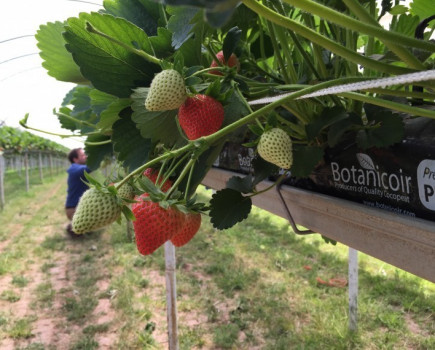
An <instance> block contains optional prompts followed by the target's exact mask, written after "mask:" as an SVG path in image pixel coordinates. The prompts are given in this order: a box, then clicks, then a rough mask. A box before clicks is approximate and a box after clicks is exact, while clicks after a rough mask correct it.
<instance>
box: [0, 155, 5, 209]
mask: <svg viewBox="0 0 435 350" xmlns="http://www.w3.org/2000/svg"><path fill="white" fill-rule="evenodd" d="M5 171H6V167H5V159H4V158H3V155H2V154H1V151H0V209H3V208H4V206H5V182H4V173H5Z"/></svg>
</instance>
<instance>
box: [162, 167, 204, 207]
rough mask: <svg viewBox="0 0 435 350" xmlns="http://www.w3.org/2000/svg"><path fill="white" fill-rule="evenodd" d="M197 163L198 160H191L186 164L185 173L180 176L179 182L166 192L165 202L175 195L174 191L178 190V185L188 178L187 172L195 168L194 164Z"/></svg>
mask: <svg viewBox="0 0 435 350" xmlns="http://www.w3.org/2000/svg"><path fill="white" fill-rule="evenodd" d="M195 162H196V158H191V159H190V160H189V162H188V163H187V164H186V166H185V167H184V169H183V171H182V172H181V174H180V175H179V176H178V178H177V180H176V181H175V182H174V184H173V185H172V187H171V188H170V189H169V191H168V192H166V196H165V200H167V199H168V198H169V197H170V196H171V194H172V193H174V191H175V190H176V189H177V187H178V185H179V184H180V183H181V181H182V180H183V179H184V177H185V176H186V174H187V172H188V171H189V170H190V168H191V167H192V166H193V164H195Z"/></svg>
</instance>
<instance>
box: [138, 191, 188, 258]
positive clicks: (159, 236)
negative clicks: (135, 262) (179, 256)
mask: <svg viewBox="0 0 435 350" xmlns="http://www.w3.org/2000/svg"><path fill="white" fill-rule="evenodd" d="M142 198H145V197H142ZM132 211H133V214H134V216H135V217H136V220H135V221H133V226H134V233H135V237H136V245H137V249H138V251H139V253H141V254H142V255H149V254H151V253H153V252H154V251H155V250H156V249H157V248H159V247H160V246H161V245H163V244H164V243H165V242H166V241H168V240H169V239H171V238H172V237H173V236H174V235H175V234H177V233H178V232H179V231H180V229H181V228H182V227H183V224H184V214H183V213H182V212H180V211H179V210H178V209H176V208H174V207H169V208H168V209H164V208H162V207H161V206H160V205H159V203H156V202H152V201H150V200H141V201H140V202H139V203H134V204H133V206H132Z"/></svg>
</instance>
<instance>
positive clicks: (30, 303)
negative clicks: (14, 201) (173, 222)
mask: <svg viewBox="0 0 435 350" xmlns="http://www.w3.org/2000/svg"><path fill="white" fill-rule="evenodd" d="M49 187H50V188H49V190H48V191H47V192H45V193H44V194H43V195H41V196H39V197H38V200H31V201H29V202H28V206H27V207H26V208H23V210H22V211H21V212H18V213H16V215H15V217H14V218H13V219H12V220H10V223H8V224H7V225H6V227H3V229H4V230H6V231H5V232H8V233H10V234H8V236H7V238H6V240H3V241H0V253H5V252H12V250H13V249H14V248H13V247H14V245H15V244H17V240H18V239H22V236H23V235H28V236H29V237H31V245H32V246H33V247H36V246H38V245H40V244H41V243H42V242H44V241H45V240H46V239H47V238H50V237H58V238H59V240H60V241H63V242H61V243H63V244H64V247H63V248H62V249H61V250H58V251H53V252H52V253H51V255H50V261H49V262H48V267H47V260H46V259H41V257H40V256H37V255H35V249H28V250H27V252H26V256H25V257H23V260H25V261H26V263H25V264H26V267H25V273H24V274H23V275H24V276H25V278H26V280H27V284H26V286H25V287H24V288H20V287H18V286H16V285H14V283H13V281H12V280H13V275H14V273H6V274H4V275H0V295H5V293H9V294H10V293H11V292H12V293H14V295H17V296H19V300H12V301H11V300H10V299H8V298H0V316H2V315H3V318H4V319H7V320H8V321H9V322H10V323H14V322H16V321H17V320H31V322H30V323H29V324H30V325H31V331H30V334H29V336H28V337H26V336H24V337H22V336H18V337H11V336H10V335H8V333H7V332H3V333H2V332H0V349H2V350H16V349H58V350H63V349H71V346H72V344H74V343H77V342H79V340H80V339H78V338H79V336H80V334H82V331H83V329H84V328H85V327H87V326H89V321H88V320H91V323H92V326H98V325H109V327H108V328H105V331H104V332H101V333H96V334H95V337H94V340H95V341H96V342H98V346H97V347H96V348H98V349H102V350H104V349H115V348H117V347H116V346H115V345H114V344H116V343H117V339H118V336H119V332H118V326H119V323H118V322H116V320H117V319H118V318H119V315H117V311H116V310H115V308H114V307H113V305H112V298H98V305H97V306H96V307H95V308H94V309H93V314H92V316H91V317H87V322H85V323H84V324H80V323H78V324H77V323H72V322H68V320H67V317H66V312H65V300H67V298H68V297H74V296H75V295H76V294H77V293H78V291H77V290H76V289H74V285H75V281H76V280H77V277H78V276H77V268H76V266H75V264H76V262H77V261H78V259H79V258H80V255H83V249H86V250H87V252H90V253H91V252H93V251H97V253H98V248H97V247H96V246H95V243H93V242H87V241H79V242H78V240H77V239H73V238H71V237H69V236H68V235H67V234H66V232H65V226H66V223H67V220H66V217H65V214H64V211H63V207H62V206H58V207H57V208H56V209H55V211H54V212H51V213H50V215H46V214H45V213H43V211H44V207H46V206H47V205H48V204H49V203H52V202H53V199H54V198H57V200H59V201H60V203H62V201H63V196H64V191H65V186H64V179H61V180H59V181H56V182H55V183H53V184H51V185H50V186H49ZM38 214H42V215H46V218H45V219H47V220H43V223H42V224H41V225H40V226H39V227H34V224H33V223H31V220H32V219H34V218H35V215H38ZM0 215H1V213H0ZM43 219H44V218H43ZM20 237H21V238H20ZM101 238H103V240H104V239H106V240H107V237H106V236H105V235H102V236H101ZM29 239H30V238H29ZM100 243H101V244H99V245H100V246H101V245H103V244H104V242H100ZM106 243H107V242H106ZM87 252H85V253H87ZM102 255H103V254H102ZM105 258H106V259H107V255H105ZM148 273H151V274H152V276H151V277H152V285H151V286H150V287H151V288H150V289H151V290H152V291H153V292H152V293H153V294H152V295H151V298H155V299H156V300H157V299H161V298H162V293H163V295H164V291H165V287H164V286H165V277H164V276H161V274H160V273H159V272H157V271H151V272H149V271H148ZM99 274H101V275H107V276H109V275H110V272H109V271H108V270H107V269H105V267H104V265H103V264H101V266H100V267H99ZM44 283H45V284H47V285H50V286H51V294H52V296H53V297H52V300H51V301H50V303H49V304H48V305H42V306H41V305H38V303H40V300H38V297H37V295H36V292H35V291H36V290H37V289H38V286H40V285H41V284H44ZM108 284H109V282H108V280H107V279H99V280H98V281H97V283H96V287H97V292H96V294H104V293H107V290H108V288H109V286H108ZM40 298H41V297H39V299H40ZM153 320H154V322H156V323H157V322H158V323H160V324H159V327H156V330H155V332H154V333H153V338H154V339H155V340H156V341H157V343H160V344H161V345H162V348H165V347H166V346H165V343H167V335H166V334H165V329H166V328H165V326H166V310H165V308H164V307H163V308H158V307H157V308H156V309H155V315H153ZM35 344H37V345H38V347H36V345H35ZM79 348H80V347H79ZM83 348H86V347H83Z"/></svg>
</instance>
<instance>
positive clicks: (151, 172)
mask: <svg viewBox="0 0 435 350" xmlns="http://www.w3.org/2000/svg"><path fill="white" fill-rule="evenodd" d="M143 174H144V175H145V176H146V177H147V178H148V179H150V180H151V181H152V182H153V183H156V181H157V176H158V175H159V171H158V170H157V169H153V168H148V169H147V170H145V171H144V173H143ZM162 181H163V178H162V177H160V179H159V185H160V187H161V190H162V191H163V192H167V191H168V190H169V189H170V188H171V186H172V181H171V180H169V179H168V180H166V181H165V183H164V184H163V185H162Z"/></svg>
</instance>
